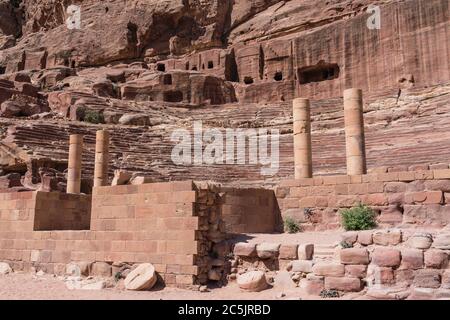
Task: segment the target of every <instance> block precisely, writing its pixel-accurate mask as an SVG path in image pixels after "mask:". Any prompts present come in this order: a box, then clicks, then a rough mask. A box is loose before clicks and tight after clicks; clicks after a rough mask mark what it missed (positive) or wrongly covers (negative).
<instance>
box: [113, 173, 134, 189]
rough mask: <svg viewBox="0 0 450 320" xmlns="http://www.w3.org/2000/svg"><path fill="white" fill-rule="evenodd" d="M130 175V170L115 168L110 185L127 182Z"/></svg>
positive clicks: (119, 184)
mask: <svg viewBox="0 0 450 320" xmlns="http://www.w3.org/2000/svg"><path fill="white" fill-rule="evenodd" d="M131 177H132V174H131V172H128V171H123V170H115V171H114V178H113V181H112V183H111V185H112V186H121V185H125V184H127V183H128V182H129V181H130V179H131Z"/></svg>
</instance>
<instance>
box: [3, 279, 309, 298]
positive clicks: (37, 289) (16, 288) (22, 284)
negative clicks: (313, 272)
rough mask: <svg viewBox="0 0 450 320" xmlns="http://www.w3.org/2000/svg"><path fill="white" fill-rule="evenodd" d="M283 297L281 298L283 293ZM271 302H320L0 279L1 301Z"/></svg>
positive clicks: (295, 293)
mask: <svg viewBox="0 0 450 320" xmlns="http://www.w3.org/2000/svg"><path fill="white" fill-rule="evenodd" d="M282 292H283V293H284V294H285V296H284V297H280V296H279V294H280V293H282ZM72 299H73V300H212V299H214V300H271V299H294V300H298V299H317V297H312V296H308V295H306V294H305V293H304V292H302V291H301V289H295V290H280V289H274V288H272V289H269V290H265V291H262V292H243V291H241V290H240V289H239V288H238V287H237V285H234V284H233V285H230V286H227V287H224V288H218V289H212V290H210V291H209V292H198V291H189V290H181V289H175V288H164V289H161V288H159V289H158V288H157V289H154V290H152V291H141V292H133V291H125V290H119V289H103V290H69V289H67V287H66V285H65V284H64V282H63V281H62V280H59V279H57V278H54V277H53V276H50V275H45V276H41V277H39V276H36V275H31V274H19V273H15V274H12V275H4V276H0V300H72Z"/></svg>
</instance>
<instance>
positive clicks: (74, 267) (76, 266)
mask: <svg viewBox="0 0 450 320" xmlns="http://www.w3.org/2000/svg"><path fill="white" fill-rule="evenodd" d="M97 268H98V267H97ZM91 269H92V263H90V262H71V263H69V264H67V265H66V274H67V275H70V276H78V277H80V276H86V277H87V276H89V274H90V273H91Z"/></svg>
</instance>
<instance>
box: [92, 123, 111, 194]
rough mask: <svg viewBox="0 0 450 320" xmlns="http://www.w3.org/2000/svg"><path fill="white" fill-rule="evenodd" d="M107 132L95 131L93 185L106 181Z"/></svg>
mask: <svg viewBox="0 0 450 320" xmlns="http://www.w3.org/2000/svg"><path fill="white" fill-rule="evenodd" d="M108 161H109V132H108V131H106V130H99V131H97V137H96V140H95V168H94V187H102V186H105V185H107V183H108Z"/></svg>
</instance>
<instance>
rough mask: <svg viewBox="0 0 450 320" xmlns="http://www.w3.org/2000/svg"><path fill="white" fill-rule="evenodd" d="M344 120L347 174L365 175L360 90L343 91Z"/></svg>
mask: <svg viewBox="0 0 450 320" xmlns="http://www.w3.org/2000/svg"><path fill="white" fill-rule="evenodd" d="M344 118H345V141H346V150H347V174H348V175H360V174H366V173H367V164H366V144H365V136H364V118H363V97H362V90H360V89H348V90H345V91H344Z"/></svg>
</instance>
